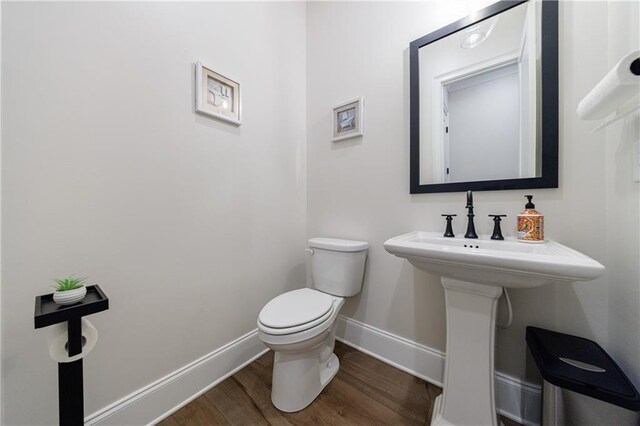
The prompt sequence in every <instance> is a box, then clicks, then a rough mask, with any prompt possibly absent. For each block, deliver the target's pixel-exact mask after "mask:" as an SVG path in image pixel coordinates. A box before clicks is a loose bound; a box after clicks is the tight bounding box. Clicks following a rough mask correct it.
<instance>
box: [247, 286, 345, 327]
mask: <svg viewBox="0 0 640 426" xmlns="http://www.w3.org/2000/svg"><path fill="white" fill-rule="evenodd" d="M332 306H333V297H331V296H329V295H328V294H326V293H322V292H320V291H318V290H312V289H310V288H302V289H300V290H293V291H289V292H287V293H284V294H281V295H280V296H277V297H276V298H274V299H273V300H271V301H270V302H269V303H267V304H266V305H265V307H264V308H262V311H260V315H258V320H259V321H260V322H261V323H262V324H264V325H265V326H267V327H270V328H291V327H296V326H299V325H302V324H306V323H309V322H311V321H314V320H317V319H318V318H320V317H322V316H324V315H325V314H327V312H329V311H330V310H331V307H332Z"/></svg>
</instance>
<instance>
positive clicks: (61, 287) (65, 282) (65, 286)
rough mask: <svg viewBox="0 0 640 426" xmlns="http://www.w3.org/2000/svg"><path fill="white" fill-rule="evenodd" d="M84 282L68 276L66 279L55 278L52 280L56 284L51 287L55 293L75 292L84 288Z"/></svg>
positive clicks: (81, 279) (82, 279)
mask: <svg viewBox="0 0 640 426" xmlns="http://www.w3.org/2000/svg"><path fill="white" fill-rule="evenodd" d="M86 280H87V279H86V278H82V277H81V278H78V277H74V276H73V275H69V276H68V277H66V278H57V279H55V280H53V281H55V283H56V285H55V286H53V287H54V288H55V289H56V291H69V290H75V289H76V288H80V287H82V286H84V283H85V281H86Z"/></svg>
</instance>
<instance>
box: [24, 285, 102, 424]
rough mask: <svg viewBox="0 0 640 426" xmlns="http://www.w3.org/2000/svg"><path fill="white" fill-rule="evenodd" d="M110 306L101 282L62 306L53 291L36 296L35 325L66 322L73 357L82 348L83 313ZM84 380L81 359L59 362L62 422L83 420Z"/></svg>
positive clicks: (69, 348) (60, 415) (69, 349)
mask: <svg viewBox="0 0 640 426" xmlns="http://www.w3.org/2000/svg"><path fill="white" fill-rule="evenodd" d="M107 309H109V299H108V298H107V296H106V295H105V294H104V293H103V292H102V290H101V289H100V287H99V286H97V285H94V286H88V287H87V295H86V296H85V298H84V299H82V300H81V301H80V302H78V303H76V304H73V305H69V306H59V305H57V304H55V302H53V294H45V295H43V296H37V297H36V307H35V314H34V322H35V328H42V327H47V326H50V325H53V324H58V323H61V322H64V321H66V322H67V330H68V335H69V340H68V341H67V353H68V354H69V356H70V357H73V356H75V355H78V354H80V353H81V352H82V346H83V341H82V340H83V339H82V317H83V316H86V315H91V314H95V313H96V312H101V311H105V310H107ZM83 388H84V383H83V378H82V359H78V360H76V361H72V362H59V363H58V410H59V422H60V425H61V426H78V425H82V424H84V393H83Z"/></svg>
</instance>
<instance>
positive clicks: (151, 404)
mask: <svg viewBox="0 0 640 426" xmlns="http://www.w3.org/2000/svg"><path fill="white" fill-rule="evenodd" d="M267 351H268V349H267V347H266V346H265V345H264V343H262V341H261V340H260V338H259V337H258V330H257V329H256V330H253V331H251V332H249V333H247V334H245V335H244V336H242V337H240V338H238V339H236V340H234V341H233V342H230V343H228V344H226V345H225V346H223V347H221V348H219V349H216V350H215V351H213V352H211V353H209V354H207V355H205V356H203V357H201V358H199V359H197V360H195V361H193V362H191V363H189V364H187V365H185V366H184V367H182V368H180V369H178V370H176V371H174V372H172V373H170V374H168V375H166V376H164V377H162V378H160V379H158V380H156V381H155V382H153V383H151V384H149V385H147V386H145V387H144V388H142V389H138V390H137V391H135V392H133V393H131V394H129V395H127V396H125V397H124V398H122V399H120V400H118V401H116V402H114V403H113V404H111V405H108V406H107V407H105V408H103V409H101V410H99V411H97V412H95V413H93V414H91V415H89V416H88V417H86V418H85V424H86V425H101V426H102V425H105V426H106V425H147V424H155V423H157V422H159V421H160V420H162V419H164V418H165V417H167V416H169V415H170V414H171V413H173V412H174V411H177V410H178V409H180V408H182V407H183V406H185V405H186V404H188V403H189V402H191V401H193V400H194V399H196V398H197V397H199V396H200V395H202V394H203V393H205V392H206V391H208V390H209V389H211V388H212V387H214V386H215V385H217V384H218V383H220V382H221V381H223V380H224V379H226V378H227V377H229V376H231V375H233V374H235V373H236V372H237V371H239V370H241V369H242V368H243V367H245V366H246V365H248V364H250V363H251V362H253V361H254V360H255V359H257V358H259V357H260V356H262V355H263V354H264V353H266V352H267ZM167 407H173V408H171V409H170V410H167Z"/></svg>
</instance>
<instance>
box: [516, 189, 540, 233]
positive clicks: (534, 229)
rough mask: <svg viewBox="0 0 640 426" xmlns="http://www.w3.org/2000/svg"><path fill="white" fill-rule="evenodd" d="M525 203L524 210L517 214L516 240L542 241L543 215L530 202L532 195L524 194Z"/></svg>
mask: <svg viewBox="0 0 640 426" xmlns="http://www.w3.org/2000/svg"><path fill="white" fill-rule="evenodd" d="M525 197H526V198H527V200H528V201H527V204H526V205H525V206H524V211H523V212H521V213H520V214H518V241H522V242H523V243H542V242H544V216H543V215H542V213H540V212H539V211H538V210H536V209H535V208H536V206H535V204H533V203H532V202H531V199H532V198H533V195H525Z"/></svg>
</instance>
